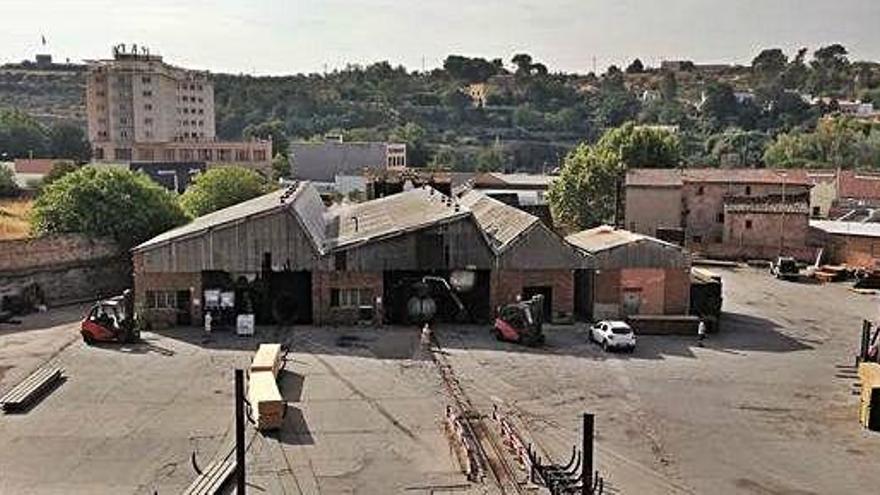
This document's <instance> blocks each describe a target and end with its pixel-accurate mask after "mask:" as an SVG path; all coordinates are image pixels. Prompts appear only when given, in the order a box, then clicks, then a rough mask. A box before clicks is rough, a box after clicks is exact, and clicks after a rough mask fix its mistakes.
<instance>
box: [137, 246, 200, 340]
mask: <svg viewBox="0 0 880 495" xmlns="http://www.w3.org/2000/svg"><path fill="white" fill-rule="evenodd" d="M132 264H133V267H134V269H133V272H134V304H135V308H136V311H138V312H140V314H141V316H142V317H143V318H144V319H145V320H147V321H148V322H150V324H151V325H153V326H154V327H159V328H163V327H170V326H174V325H176V324H177V316H178V312H177V310H174V309H154V308H147V307H146V306H147V291H154V290H162V291H184V290H186V291H189V292H190V302H191V304H190V318H191V320H192V324H193V325H201V324H202V274H201V273H172V272H145V271H144V262H143V253H135V254H134V255H133V256H132Z"/></svg>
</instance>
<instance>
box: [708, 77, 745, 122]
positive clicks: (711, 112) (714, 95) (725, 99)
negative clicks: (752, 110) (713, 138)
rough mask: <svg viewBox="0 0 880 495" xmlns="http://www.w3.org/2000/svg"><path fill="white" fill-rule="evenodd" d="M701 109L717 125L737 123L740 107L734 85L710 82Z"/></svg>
mask: <svg viewBox="0 0 880 495" xmlns="http://www.w3.org/2000/svg"><path fill="white" fill-rule="evenodd" d="M701 111H702V112H703V115H704V116H705V117H706V118H707V119H709V121H710V122H711V123H712V124H713V125H715V126H724V125H728V124H735V123H737V121H738V119H739V111H740V107H739V103H737V101H736V95H735V94H734V91H733V87H732V86H730V85H729V84H724V83H718V82H712V83H710V84H709V85H708V86H707V87H706V91H705V99H704V100H703V105H702V107H701Z"/></svg>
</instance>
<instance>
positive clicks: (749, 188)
mask: <svg viewBox="0 0 880 495" xmlns="http://www.w3.org/2000/svg"><path fill="white" fill-rule="evenodd" d="M751 195H752V186H746V196H751Z"/></svg>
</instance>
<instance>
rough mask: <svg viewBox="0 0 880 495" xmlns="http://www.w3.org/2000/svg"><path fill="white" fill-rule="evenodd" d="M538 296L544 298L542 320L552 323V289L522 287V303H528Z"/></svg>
mask: <svg viewBox="0 0 880 495" xmlns="http://www.w3.org/2000/svg"><path fill="white" fill-rule="evenodd" d="M538 295H540V296H544V320H545V321H553V287H548V286H532V287H523V290H522V297H523V300H524V301H528V300H529V299H531V298H533V297H535V296H538Z"/></svg>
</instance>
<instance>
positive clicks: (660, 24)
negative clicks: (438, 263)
mask: <svg viewBox="0 0 880 495" xmlns="http://www.w3.org/2000/svg"><path fill="white" fill-rule="evenodd" d="M0 26H2V28H0V62H8V61H19V60H21V59H24V58H32V57H33V55H34V54H35V53H37V52H39V51H41V47H40V35H41V34H45V36H46V39H47V40H48V45H47V47H46V51H48V52H50V53H52V54H53V55H54V56H55V58H56V59H57V60H62V61H63V60H64V59H65V58H68V57H69V58H70V59H71V60H74V61H78V60H81V59H89V58H106V57H108V56H109V55H110V47H111V46H112V45H113V44H115V43H121V42H125V43H137V44H138V45H141V44H146V45H148V46H149V47H150V48H151V50H152V52H153V53H160V54H162V55H163V56H164V57H165V59H166V61H169V62H171V63H174V64H179V65H183V66H187V67H192V68H200V69H210V70H212V71H217V72H220V71H223V72H235V73H238V72H246V73H256V74H285V73H296V72H313V71H321V70H323V68H324V66H325V64H326V65H327V67H329V68H330V69H331V70H332V69H333V68H334V67H342V66H344V65H345V64H346V63H361V64H363V63H370V62H374V61H379V60H388V61H390V62H391V63H393V64H398V63H402V64H404V65H406V66H407V67H408V68H410V69H419V68H421V66H422V60H423V58H424V61H425V65H426V67H428V68H431V67H436V66H438V65H440V64H441V62H442V60H443V58H444V57H445V56H446V55H447V54H450V53H459V54H465V55H471V56H485V57H487V58H493V57H502V58H504V60H505V61H509V60H510V57H511V55H513V54H514V53H517V52H521V51H524V52H528V53H530V54H532V55H533V57H534V58H535V59H536V60H538V61H541V62H544V63H545V64H546V65H547V66H548V67H550V69H551V70H556V69H562V70H566V71H579V72H586V71H589V70H590V69H591V68H592V64H593V62H592V61H593V57H595V58H596V61H597V64H598V67H599V68H600V70H601V69H603V68H604V67H605V66H607V65H608V64H610V63H616V64H620V65H624V64H626V63H628V62H629V61H631V60H632V59H633V58H634V57H636V56H638V57H641V58H642V60H643V61H645V62H646V63H648V64H649V65H655V64H657V63H658V62H659V60H661V59H673V58H687V59H693V60H695V61H698V62H716V61H718V62H720V61H729V62H740V63H747V62H749V61H750V60H751V58H752V57H753V56H754V55H755V54H756V53H757V51H758V50H759V49H760V48H762V47H769V46H778V47H782V48H784V49H786V51H788V52H791V51H793V50H795V49H796V48H797V47H800V46H808V47H810V48H815V47H817V46H820V45H822V44H828V43H832V42H840V43H843V44H844V45H846V46H847V47H848V48H849V49H850V52H851V54H852V58H854V59H874V60H880V0H834V1H831V0H546V1H544V2H541V1H528V0H482V1H480V0H437V1H434V0H398V1H390V0H296V1H294V0H148V1H140V0H137V1H136V0H0Z"/></svg>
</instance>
